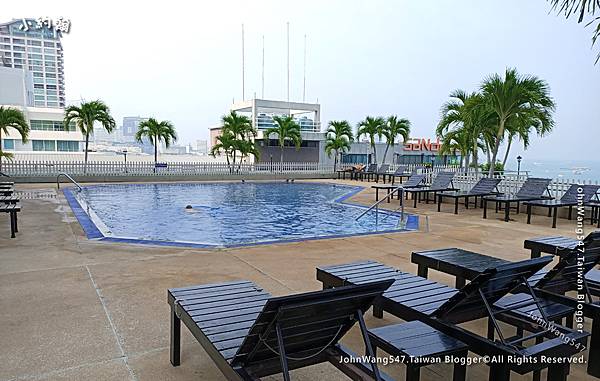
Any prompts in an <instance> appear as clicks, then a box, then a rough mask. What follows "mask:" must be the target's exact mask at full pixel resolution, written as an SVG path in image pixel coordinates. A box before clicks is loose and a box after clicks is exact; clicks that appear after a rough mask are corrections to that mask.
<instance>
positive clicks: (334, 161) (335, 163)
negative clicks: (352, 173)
mask: <svg viewBox="0 0 600 381" xmlns="http://www.w3.org/2000/svg"><path fill="white" fill-rule="evenodd" d="M337 160H338V150H335V158H334V159H333V172H335V171H337Z"/></svg>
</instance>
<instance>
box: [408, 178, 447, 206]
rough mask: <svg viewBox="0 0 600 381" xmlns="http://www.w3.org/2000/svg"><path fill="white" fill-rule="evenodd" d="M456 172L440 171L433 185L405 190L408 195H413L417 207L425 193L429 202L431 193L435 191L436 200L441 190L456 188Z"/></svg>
mask: <svg viewBox="0 0 600 381" xmlns="http://www.w3.org/2000/svg"><path fill="white" fill-rule="evenodd" d="M455 175H456V173H454V172H440V173H438V174H437V175H436V176H435V179H433V181H432V182H431V185H429V186H425V187H419V188H411V189H407V190H406V191H405V193H406V195H407V196H408V194H411V195H412V198H413V200H414V205H413V207H415V208H416V207H417V199H418V201H421V200H420V199H421V196H422V195H423V194H424V195H425V197H426V201H427V202H428V203H429V194H430V193H433V200H434V202H435V198H436V195H437V194H438V193H439V192H444V191H448V190H454V189H455V188H454V186H453V185H452V180H453V179H454V176H455Z"/></svg>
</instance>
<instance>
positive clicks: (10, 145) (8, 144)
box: [2, 139, 15, 149]
mask: <svg viewBox="0 0 600 381" xmlns="http://www.w3.org/2000/svg"><path fill="white" fill-rule="evenodd" d="M2 144H3V145H4V149H15V140H14V139H4V140H3V141H2Z"/></svg>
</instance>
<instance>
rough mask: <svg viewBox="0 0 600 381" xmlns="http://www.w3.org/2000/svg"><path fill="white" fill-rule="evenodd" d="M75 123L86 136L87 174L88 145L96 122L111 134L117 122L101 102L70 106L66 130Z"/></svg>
mask: <svg viewBox="0 0 600 381" xmlns="http://www.w3.org/2000/svg"><path fill="white" fill-rule="evenodd" d="M71 122H75V125H76V126H77V127H78V128H79V130H80V131H81V133H82V134H83V135H84V136H85V158H84V167H83V171H84V172H87V162H88V145H89V142H90V135H91V134H92V133H93V132H94V122H99V123H100V124H101V125H102V127H104V129H105V130H106V131H107V132H108V133H111V132H112V131H113V130H114V128H115V120H114V119H113V118H112V116H110V109H109V108H108V106H107V105H106V104H105V103H104V102H102V101H101V100H96V101H91V102H83V103H81V105H80V106H69V107H67V108H66V109H65V119H64V121H63V124H64V125H65V128H67V127H68V126H69V124H71Z"/></svg>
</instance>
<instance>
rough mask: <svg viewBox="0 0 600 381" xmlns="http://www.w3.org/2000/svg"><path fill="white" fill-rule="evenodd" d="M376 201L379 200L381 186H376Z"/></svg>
mask: <svg viewBox="0 0 600 381" xmlns="http://www.w3.org/2000/svg"><path fill="white" fill-rule="evenodd" d="M375 201H379V188H375Z"/></svg>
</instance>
